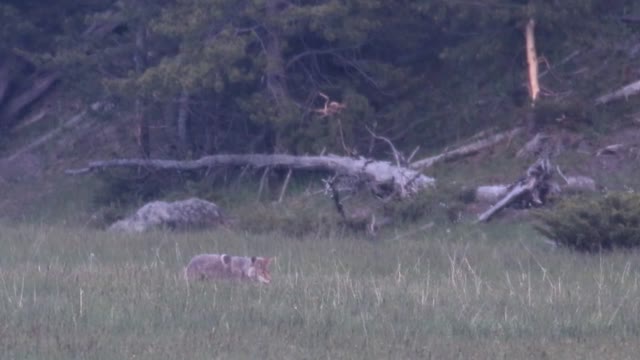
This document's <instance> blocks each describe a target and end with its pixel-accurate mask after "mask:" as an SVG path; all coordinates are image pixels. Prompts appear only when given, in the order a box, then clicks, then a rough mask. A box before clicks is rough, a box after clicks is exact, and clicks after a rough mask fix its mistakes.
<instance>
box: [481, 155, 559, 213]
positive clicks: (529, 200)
mask: <svg viewBox="0 0 640 360" xmlns="http://www.w3.org/2000/svg"><path fill="white" fill-rule="evenodd" d="M551 174H552V168H551V162H550V161H549V159H548V158H541V159H539V160H538V161H536V162H535V163H534V164H533V165H531V166H529V168H528V169H527V172H526V174H525V175H524V176H523V177H522V178H520V179H519V180H518V181H516V182H515V183H513V184H512V185H511V186H509V188H508V189H507V191H506V195H504V196H503V197H502V199H500V201H498V202H497V203H496V204H494V205H493V206H491V207H490V208H489V209H488V210H487V211H485V212H484V213H482V214H480V216H479V217H478V222H483V221H489V220H490V219H491V217H492V216H494V215H495V214H496V213H497V212H498V211H500V210H502V209H504V208H505V207H507V206H509V205H511V204H514V203H519V204H521V205H523V206H525V207H529V206H540V205H543V204H544V203H545V201H546V197H547V195H548V194H549V193H550V191H551V183H550V180H551Z"/></svg>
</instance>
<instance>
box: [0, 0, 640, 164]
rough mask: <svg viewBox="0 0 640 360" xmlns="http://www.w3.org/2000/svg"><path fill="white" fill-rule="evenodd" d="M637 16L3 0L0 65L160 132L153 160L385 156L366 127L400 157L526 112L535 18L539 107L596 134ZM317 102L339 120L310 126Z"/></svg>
mask: <svg viewBox="0 0 640 360" xmlns="http://www.w3.org/2000/svg"><path fill="white" fill-rule="evenodd" d="M638 12H640V5H638V4H637V2H635V1H631V0H614V1H606V0H590V1H581V0H569V1H563V2H561V3H558V2H547V1H539V0H530V1H522V0H489V1H482V2H469V1H458V0H453V1H448V0H447V1H444V0H429V1H427V0H407V1H395V2H388V1H379V0H375V1H371V0H348V1H335V0H327V1H317V0H298V1H283V0H256V1H232V0H161V1H148V0H147V1H133V0H119V1H115V0H90V1H83V2H74V1H70V0H64V1H58V2H55V3H51V2H43V1H35V0H30V1H23V2H16V1H7V2H4V3H3V4H2V5H0V35H1V36H2V38H3V40H4V41H3V44H0V53H1V52H6V51H11V52H13V53H15V54H19V55H20V56H21V57H23V58H26V59H29V61H30V62H31V63H32V64H34V66H38V67H46V68H52V69H56V70H57V71H59V72H60V73H62V74H64V84H65V86H67V87H68V88H69V89H71V90H74V91H75V92H76V93H77V94H78V95H81V96H82V97H83V98H84V99H86V101H87V102H93V101H96V100H103V99H105V98H108V99H109V100H110V101H112V102H114V103H115V104H116V105H117V109H118V115H119V116H118V119H115V118H114V120H113V121H114V123H116V124H118V126H120V127H123V128H128V127H131V125H132V124H131V123H133V125H134V126H136V127H143V129H141V131H144V130H145V128H146V129H148V128H154V129H164V130H162V131H155V132H153V134H151V135H148V134H147V135H146V136H151V137H156V138H157V139H158V140H157V141H155V142H154V141H153V139H152V141H151V143H152V144H155V145H153V146H155V148H154V149H153V152H154V153H156V154H158V153H161V154H167V153H171V151H169V150H167V149H172V148H181V151H182V153H181V154H176V156H177V157H189V156H191V157H193V156H199V155H203V154H206V153H218V152H262V151H264V152H287V153H296V154H301V153H318V152H321V151H322V150H323V149H324V150H326V151H330V152H335V153H342V154H345V153H348V154H355V153H357V154H365V155H369V156H385V155H387V154H386V153H387V151H388V150H387V149H388V147H387V146H386V144H383V143H381V142H372V139H371V136H370V133H369V132H368V131H367V128H370V129H372V130H373V131H375V132H376V133H377V134H378V135H382V136H385V137H387V138H389V139H391V140H392V141H394V142H396V143H397V146H398V147H399V148H400V149H401V150H402V151H405V152H410V151H411V150H412V149H413V148H415V146H417V145H420V146H422V148H423V149H424V148H429V147H436V146H440V145H443V144H444V143H446V142H449V141H451V140H453V139H456V138H460V137H465V136H467V135H469V134H470V133H472V132H475V131H478V130H479V129H482V128H485V127H487V126H507V125H508V126H512V125H513V122H514V121H519V120H520V119H522V118H523V115H524V114H528V113H529V112H530V107H529V106H528V105H529V104H528V101H527V95H526V92H527V89H526V73H525V60H524V37H523V27H524V24H525V22H526V21H527V20H528V19H530V18H534V19H535V20H536V24H537V26H536V37H537V46H538V51H539V54H540V55H541V58H543V59H545V60H546V61H547V63H548V65H550V66H551V69H549V68H548V67H546V65H545V63H543V64H542V71H543V73H542V75H541V81H542V84H543V88H544V89H543V90H545V91H547V92H548V93H550V94H551V95H550V96H549V97H548V98H547V99H545V100H546V101H547V102H548V103H549V104H548V107H549V108H555V107H557V108H559V109H563V108H565V107H567V106H568V107H571V108H574V109H576V111H575V112H576V113H577V114H578V115H579V116H578V117H580V119H578V120H579V121H581V122H584V123H586V124H595V123H604V122H605V121H607V120H608V119H607V114H603V113H602V111H594V110H593V104H592V103H593V101H592V99H593V98H594V96H596V95H597V94H601V93H602V92H604V91H610V90H611V89H613V88H615V87H619V86H621V85H622V84H624V83H625V81H628V79H626V78H625V77H626V76H627V75H628V74H629V72H628V71H635V70H634V69H635V68H634V67H633V62H634V58H633V56H634V55H633V54H632V53H631V52H632V50H631V49H632V45H633V43H632V41H633V38H634V35H635V34H637V32H638V26H637V24H636V23H634V22H628V21H623V17H625V16H627V15H637V14H638ZM625 49H628V50H625ZM574 53H576V54H578V55H574V57H571V56H572V54H574ZM616 54H617V55H616ZM613 55H615V56H616V60H615V61H616V64H615V65H613V64H610V65H603V64H602V59H603V58H606V57H607V56H609V57H610V56H613ZM618 55H621V56H618ZM618 65H620V66H618ZM625 69H626V70H625ZM320 92H322V93H324V94H327V95H328V96H329V97H330V99H331V100H332V101H338V102H341V103H344V104H346V105H347V107H346V109H344V110H343V111H342V112H340V113H338V114H335V115H333V116H327V117H322V116H319V114H318V113H317V112H316V111H314V110H317V109H319V108H322V107H323V105H324V100H323V99H322V98H321V97H320V96H319V93H320ZM567 104H568V105H567ZM559 111H561V110H559ZM179 114H183V119H182V120H178V118H179V117H180V116H181V115H179ZM184 114H188V115H187V116H186V117H184ZM572 114H573V112H572V113H571V114H569V116H568V117H571V115H572ZM565 115H566V114H565ZM539 117H544V116H536V119H535V121H536V122H537V123H539V125H540V126H544V125H545V124H547V123H549V121H553V119H551V120H550V119H547V118H546V117H545V118H542V119H538V118H539ZM179 121H183V123H182V124H178V123H179ZM147 132H148V131H147ZM160 132H164V133H163V134H160ZM179 142H183V143H188V144H182V145H183V146H182V147H180V146H178V145H179V144H178V143H179ZM152 155H153V154H152Z"/></svg>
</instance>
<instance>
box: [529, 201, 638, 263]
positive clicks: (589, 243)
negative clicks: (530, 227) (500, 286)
mask: <svg viewBox="0 0 640 360" xmlns="http://www.w3.org/2000/svg"><path fill="white" fill-rule="evenodd" d="M536 216H537V218H538V220H539V223H538V224H537V225H536V226H535V228H536V229H537V230H538V231H539V232H540V233H542V234H543V235H544V236H546V237H548V238H549V239H551V240H553V241H555V242H556V243H557V244H559V245H562V246H566V247H569V248H571V249H575V250H578V251H587V252H594V251H600V250H610V249H613V248H632V247H637V246H639V245H640V194H637V193H611V194H607V195H606V196H604V197H602V198H596V199H594V198H586V197H573V198H570V199H567V200H564V201H562V202H561V203H560V204H558V206H556V207H555V208H554V209H550V210H544V211H540V212H538V213H537V214H536Z"/></svg>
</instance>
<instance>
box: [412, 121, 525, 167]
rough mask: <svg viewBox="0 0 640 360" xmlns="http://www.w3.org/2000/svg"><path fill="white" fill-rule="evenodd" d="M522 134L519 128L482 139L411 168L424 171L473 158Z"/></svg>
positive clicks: (427, 159)
mask: <svg viewBox="0 0 640 360" xmlns="http://www.w3.org/2000/svg"><path fill="white" fill-rule="evenodd" d="M520 132H522V128H519V127H518V128H514V129H512V130H509V131H505V132H501V133H498V134H494V135H491V136H488V137H486V138H483V139H480V140H478V141H475V142H473V143H471V144H467V145H464V146H461V147H459V148H457V149H453V150H450V151H445V152H444V153H442V154H439V155H435V156H431V157H428V158H425V159H422V160H418V161H415V162H413V163H411V164H410V167H411V168H412V169H416V170H424V169H427V168H429V167H431V166H433V165H435V164H437V163H439V162H444V161H454V160H458V159H460V158H463V157H467V156H471V155H474V154H477V153H478V152H480V151H482V150H484V149H487V148H489V147H492V146H495V145H497V144H499V143H501V142H502V141H505V140H510V139H512V138H513V137H514V136H516V135H518V134H519V133H520Z"/></svg>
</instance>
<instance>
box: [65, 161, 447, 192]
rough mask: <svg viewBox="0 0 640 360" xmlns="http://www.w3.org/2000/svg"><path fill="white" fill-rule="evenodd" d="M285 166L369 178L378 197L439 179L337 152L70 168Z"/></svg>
mask: <svg viewBox="0 0 640 360" xmlns="http://www.w3.org/2000/svg"><path fill="white" fill-rule="evenodd" d="M246 165H249V166H253V167H256V168H265V167H284V168H290V169H303V170H323V171H331V172H335V173H338V174H345V175H349V176H357V177H359V178H362V179H365V181H366V182H367V183H368V185H369V188H370V189H371V190H372V191H373V192H374V193H376V194H377V195H378V196H385V195H386V196H394V195H397V196H399V197H410V196H411V195H413V194H416V193H417V192H419V191H421V190H424V189H426V188H429V187H432V186H434V185H435V180H434V179H433V178H430V177H428V176H425V175H423V174H422V173H420V172H419V171H416V170H413V169H409V168H405V167H399V166H397V165H393V164H391V163H390V162H388V161H376V160H371V159H365V158H358V159H356V158H351V157H342V156H336V155H327V156H294V155H284V154H274V155H264V154H223V155H210V156H205V157H202V158H200V159H198V160H185V161H179V160H160V159H117V160H105V161H92V162H90V163H89V165H88V166H87V167H85V168H81V169H71V170H67V171H66V173H67V174H70V175H74V174H83V173H87V172H91V171H93V170H98V169H107V168H149V169H156V170H161V169H164V170H197V169H206V168H211V167H220V166H246Z"/></svg>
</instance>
